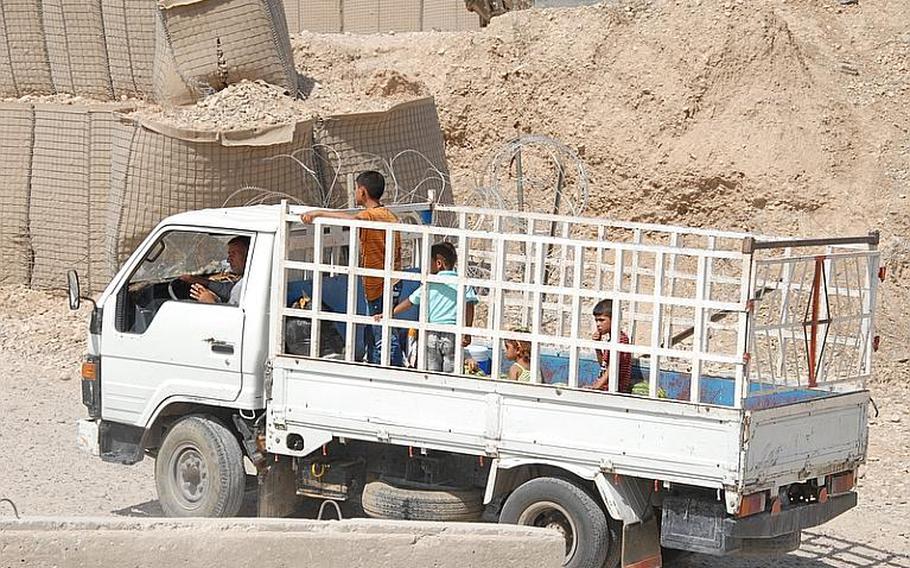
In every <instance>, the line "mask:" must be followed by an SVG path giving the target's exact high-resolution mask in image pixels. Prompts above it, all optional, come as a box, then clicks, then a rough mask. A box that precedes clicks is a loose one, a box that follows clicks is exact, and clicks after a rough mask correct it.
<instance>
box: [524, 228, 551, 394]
mask: <svg viewBox="0 0 910 568" xmlns="http://www.w3.org/2000/svg"><path fill="white" fill-rule="evenodd" d="M536 245H537V246H536V250H535V253H534V256H535V258H534V282H535V284H537V287H536V288H537V291H536V292H535V294H534V296H535V301H534V307H533V310H534V311H533V312H532V313H531V333H532V334H533V339H532V340H531V368H530V369H529V371H530V373H531V382H535V383H537V382H540V377H539V368H540V343H539V341H538V340H537V336H538V335H540V333H541V327H542V325H541V323H542V319H543V317H542V316H543V298H544V296H545V295H546V294H544V292H543V289H544V287H545V286H546V277H547V246H546V245H544V242H543V241H542V240H539V241H537V242H536ZM528 246H529V247H530V246H531V244H530V243H529V244H528Z"/></svg>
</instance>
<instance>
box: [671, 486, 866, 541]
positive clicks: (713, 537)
mask: <svg viewBox="0 0 910 568" xmlns="http://www.w3.org/2000/svg"><path fill="white" fill-rule="evenodd" d="M855 506H856V493H854V492H850V493H846V494H844V495H838V496H837V497H831V498H829V499H828V501H826V502H825V503H812V504H807V505H797V506H793V507H791V508H789V509H785V510H783V511H780V512H779V513H775V514H773V515H772V514H771V513H770V512H765V513H759V514H757V515H752V516H750V517H746V518H743V519H736V518H733V517H730V516H729V515H727V512H726V508H725V505H724V504H723V503H718V502H706V501H704V500H701V499H697V498H688V497H668V498H666V499H664V503H663V516H662V518H661V535H660V543H661V545H662V546H665V547H667V548H675V549H678V550H688V551H691V552H699V553H702V554H713V555H720V556H722V555H728V554H747V553H749V552H752V551H758V550H760V551H762V552H763V553H774V552H777V553H783V552H789V551H790V550H793V549H795V548H796V547H798V546H799V533H800V531H802V530H803V529H807V528H811V527H815V526H818V525H820V524H823V523H826V522H828V521H829V520H831V519H833V518H834V517H836V516H838V515H840V514H841V513H843V512H845V511H848V510H849V509H852V508H853V507H855Z"/></svg>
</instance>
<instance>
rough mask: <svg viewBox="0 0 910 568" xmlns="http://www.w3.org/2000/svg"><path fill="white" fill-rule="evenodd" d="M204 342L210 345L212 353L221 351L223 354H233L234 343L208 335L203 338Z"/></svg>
mask: <svg viewBox="0 0 910 568" xmlns="http://www.w3.org/2000/svg"><path fill="white" fill-rule="evenodd" d="M203 341H205V342H206V343H208V344H209V346H211V349H212V351H213V352H214V353H221V354H224V355H233V354H234V344H233V343H229V342H227V341H222V340H220V339H215V338H214V337H209V338H208V339H203Z"/></svg>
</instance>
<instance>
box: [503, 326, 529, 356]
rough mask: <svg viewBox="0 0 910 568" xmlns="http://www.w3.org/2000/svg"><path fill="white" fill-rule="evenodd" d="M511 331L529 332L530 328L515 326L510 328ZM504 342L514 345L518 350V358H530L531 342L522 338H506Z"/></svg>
mask: <svg viewBox="0 0 910 568" xmlns="http://www.w3.org/2000/svg"><path fill="white" fill-rule="evenodd" d="M512 331H515V332H518V333H530V330H529V329H528V328H526V327H515V328H512ZM505 343H506V344H509V343H511V344H512V345H514V346H515V350H516V351H518V358H519V359H527V360H529V361H530V360H531V342H530V341H525V340H524V339H506V340H505Z"/></svg>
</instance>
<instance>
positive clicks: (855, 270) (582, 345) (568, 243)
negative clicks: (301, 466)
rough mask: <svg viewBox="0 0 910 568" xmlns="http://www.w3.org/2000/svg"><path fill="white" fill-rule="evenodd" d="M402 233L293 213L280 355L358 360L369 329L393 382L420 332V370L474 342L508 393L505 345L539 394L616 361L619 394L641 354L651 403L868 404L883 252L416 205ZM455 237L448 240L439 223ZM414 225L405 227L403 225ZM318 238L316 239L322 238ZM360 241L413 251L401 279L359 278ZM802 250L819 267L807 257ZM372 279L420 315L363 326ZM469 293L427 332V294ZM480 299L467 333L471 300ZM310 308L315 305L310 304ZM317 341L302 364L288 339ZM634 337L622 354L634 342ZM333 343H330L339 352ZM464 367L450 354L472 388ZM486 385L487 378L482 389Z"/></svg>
mask: <svg viewBox="0 0 910 568" xmlns="http://www.w3.org/2000/svg"><path fill="white" fill-rule="evenodd" d="M392 209H393V210H395V211H397V212H398V213H399V215H401V216H403V222H401V223H394V224H391V223H375V222H374V223H371V222H365V221H352V220H340V219H330V218H319V219H317V220H316V221H315V224H314V225H307V224H304V223H302V222H301V221H300V213H302V212H304V211H305V210H306V208H296V207H295V208H293V209H289V208H288V207H287V205H282V208H281V219H282V223H281V225H280V229H279V234H278V243H277V245H276V246H277V247H278V249H277V253H276V254H277V255H278V256H277V258H278V259H279V261H278V262H276V264H275V266H274V280H273V282H274V285H275V286H276V290H277V293H276V294H275V297H274V304H273V313H274V314H280V318H276V320H277V321H278V322H279V325H275V326H274V327H273V330H272V331H273V333H272V338H271V339H272V345H271V348H272V353H273V354H278V355H286V356H305V357H306V356H308V357H329V358H336V359H339V360H340V361H345V362H348V363H361V362H362V360H363V350H362V349H361V348H360V345H361V343H362V339H361V336H362V333H363V330H364V329H365V328H366V326H370V325H375V326H378V327H377V329H379V330H381V337H382V346H383V349H382V352H381V363H380V364H381V365H388V364H389V362H390V354H389V349H388V347H389V343H390V341H389V340H390V338H391V337H392V334H393V333H397V334H399V337H400V343H401V344H405V343H406V337H405V335H406V333H407V331H408V330H414V332H411V334H412V336H413V335H414V333H415V332H416V338H417V341H416V345H415V347H416V353H417V354H418V356H417V357H416V360H415V361H413V363H414V368H415V371H418V372H421V373H423V372H426V361H425V357H423V356H421V355H419V354H422V353H424V349H425V345H426V338H427V334H428V332H444V333H451V334H454V336H455V339H456V344H457V345H460V341H461V338H462V337H464V336H465V335H470V336H471V339H472V342H473V344H472V350H471V353H474V354H477V353H479V354H481V355H483V354H484V351H486V352H487V353H488V356H489V359H490V364H489V373H488V375H489V376H490V377H492V378H493V379H496V380H499V379H500V378H501V377H502V373H503V372H504V371H506V370H507V368H508V366H509V365H510V364H511V362H509V361H506V360H505V358H504V353H503V344H504V342H505V341H507V340H514V341H524V342H527V344H528V345H529V346H530V369H529V371H530V377H531V379H530V382H531V383H533V384H536V385H550V386H559V387H563V388H573V389H574V388H585V387H587V386H589V385H590V384H591V383H592V382H593V381H594V380H595V379H596V378H597V376H598V375H599V374H600V369H599V366H598V364H597V361H596V360H595V358H594V357H593V353H594V352H595V350H596V349H599V350H602V351H604V352H608V353H609V370H608V377H609V379H608V390H609V391H610V392H613V393H616V392H617V391H618V389H619V382H620V381H619V376H620V364H619V362H620V353H630V354H631V355H632V358H633V359H632V361H633V363H632V374H633V381H634V382H636V383H638V384H639V387H638V388H636V389H634V392H635V393H636V394H638V395H640V396H649V397H652V398H665V399H672V400H679V401H688V402H693V403H700V404H716V405H723V406H732V407H736V408H742V407H747V408H748V407H754V406H757V405H758V406H769V405H778V404H784V403H787V402H790V401H793V400H801V399H803V398H808V397H814V396H823V395H825V394H827V393H830V392H832V391H835V392H839V391H844V390H851V389H861V388H863V387H864V381H865V378H866V377H867V376H868V375H869V372H870V359H871V345H872V334H873V327H874V326H873V313H874V309H875V294H876V284H877V274H878V253H877V251H876V245H877V237H875V236H865V237H856V238H836V239H827V240H826V239H817V240H805V239H803V240H800V239H774V240H771V239H768V238H765V237H759V236H755V235H750V234H746V233H736V232H725V231H713V230H707V229H698V228H686V227H676V226H667V225H656V224H642V223H625V222H615V221H608V220H602V219H595V218H579V217H564V216H558V215H548V214H535V213H522V214H521V215H520V216H519V215H516V214H515V213H514V212H510V211H498V210H488V209H475V208H465V207H448V206H435V207H431V206H430V205H409V206H403V207H398V208H394V207H393V208H392ZM437 220H443V221H444V224H438V223H437ZM404 221H406V222H404ZM316 229H319V230H316ZM359 229H382V230H385V240H386V249H387V250H391V248H392V247H393V246H394V243H395V242H396V238H397V239H400V241H401V243H402V245H401V246H402V259H403V262H402V266H401V267H400V269H395V267H394V266H393V264H392V255H386V263H385V266H384V268H383V269H367V268H363V267H361V266H360V262H359V258H360V254H359V238H358V231H359ZM443 240H444V241H448V242H450V243H452V244H453V245H454V246H455V250H456V251H457V253H458V265H457V270H456V273H457V276H441V275H437V274H431V273H430V271H429V269H428V267H429V266H430V247H431V245H432V244H433V243H435V242H439V241H443ZM801 251H809V252H810V253H811V254H809V255H806V254H803V253H802V252H801ZM363 277H376V278H382V281H383V285H384V297H385V298H387V299H388V298H391V293H392V290H393V283H394V282H395V281H401V282H402V286H403V288H404V293H403V294H402V296H401V297H402V298H405V297H407V295H408V294H410V293H412V292H414V290H417V289H419V290H420V291H419V292H416V293H418V294H421V298H422V299H423V301H421V302H420V303H419V309H413V310H411V312H410V313H403V314H401V317H397V318H393V317H391V311H392V308H393V307H394V306H392V305H390V304H391V302H389V301H386V302H385V303H384V313H383V314H382V318H381V320H380V322H379V323H377V322H376V321H374V319H373V318H372V317H371V316H369V315H367V314H366V311H365V309H364V306H363V301H362V298H361V296H362V291H361V290H360V285H359V282H360V279H361V278H363ZM428 284H436V285H440V284H447V285H449V286H452V287H454V288H455V289H456V290H457V294H456V298H457V302H458V304H457V322H456V324H455V325H446V324H440V323H431V322H429V321H428V320H427V308H426V305H427V301H426V300H427V289H428V288H427V285H428ZM468 287H471V288H473V289H474V290H475V291H476V293H477V297H478V299H479V302H478V303H477V305H476V308H475V310H474V313H475V320H474V324H473V325H472V326H468V325H466V322H465V310H464V297H465V294H464V292H465V290H466V289H467V288H468ZM604 299H608V300H612V329H611V333H610V338H607V339H601V340H597V341H595V340H594V339H592V337H591V331H592V329H593V314H592V312H593V308H594V306H595V305H596V304H597V303H598V302H600V301H601V300H604ZM301 300H303V301H301ZM292 325H298V326H299V325H303V326H305V327H306V329H307V330H308V332H307V334H306V339H307V341H306V343H305V347H304V348H303V350H301V349H300V347H299V346H297V347H292V346H291V345H290V343H289V341H288V340H289V337H288V330H289V329H291V328H290V327H289V326H292ZM623 333H624V334H625V335H626V336H628V338H629V342H628V343H623V342H622V341H621V340H620V338H621V336H622V334H623ZM328 336H332V337H333V338H334V344H333V346H330V347H327V343H330V342H329V340H328V339H327V337H328ZM464 360H465V353H464V352H463V351H462V350H461V349H456V352H455V365H454V368H455V372H456V374H461V372H462V370H463V364H464ZM478 380H480V379H478Z"/></svg>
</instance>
